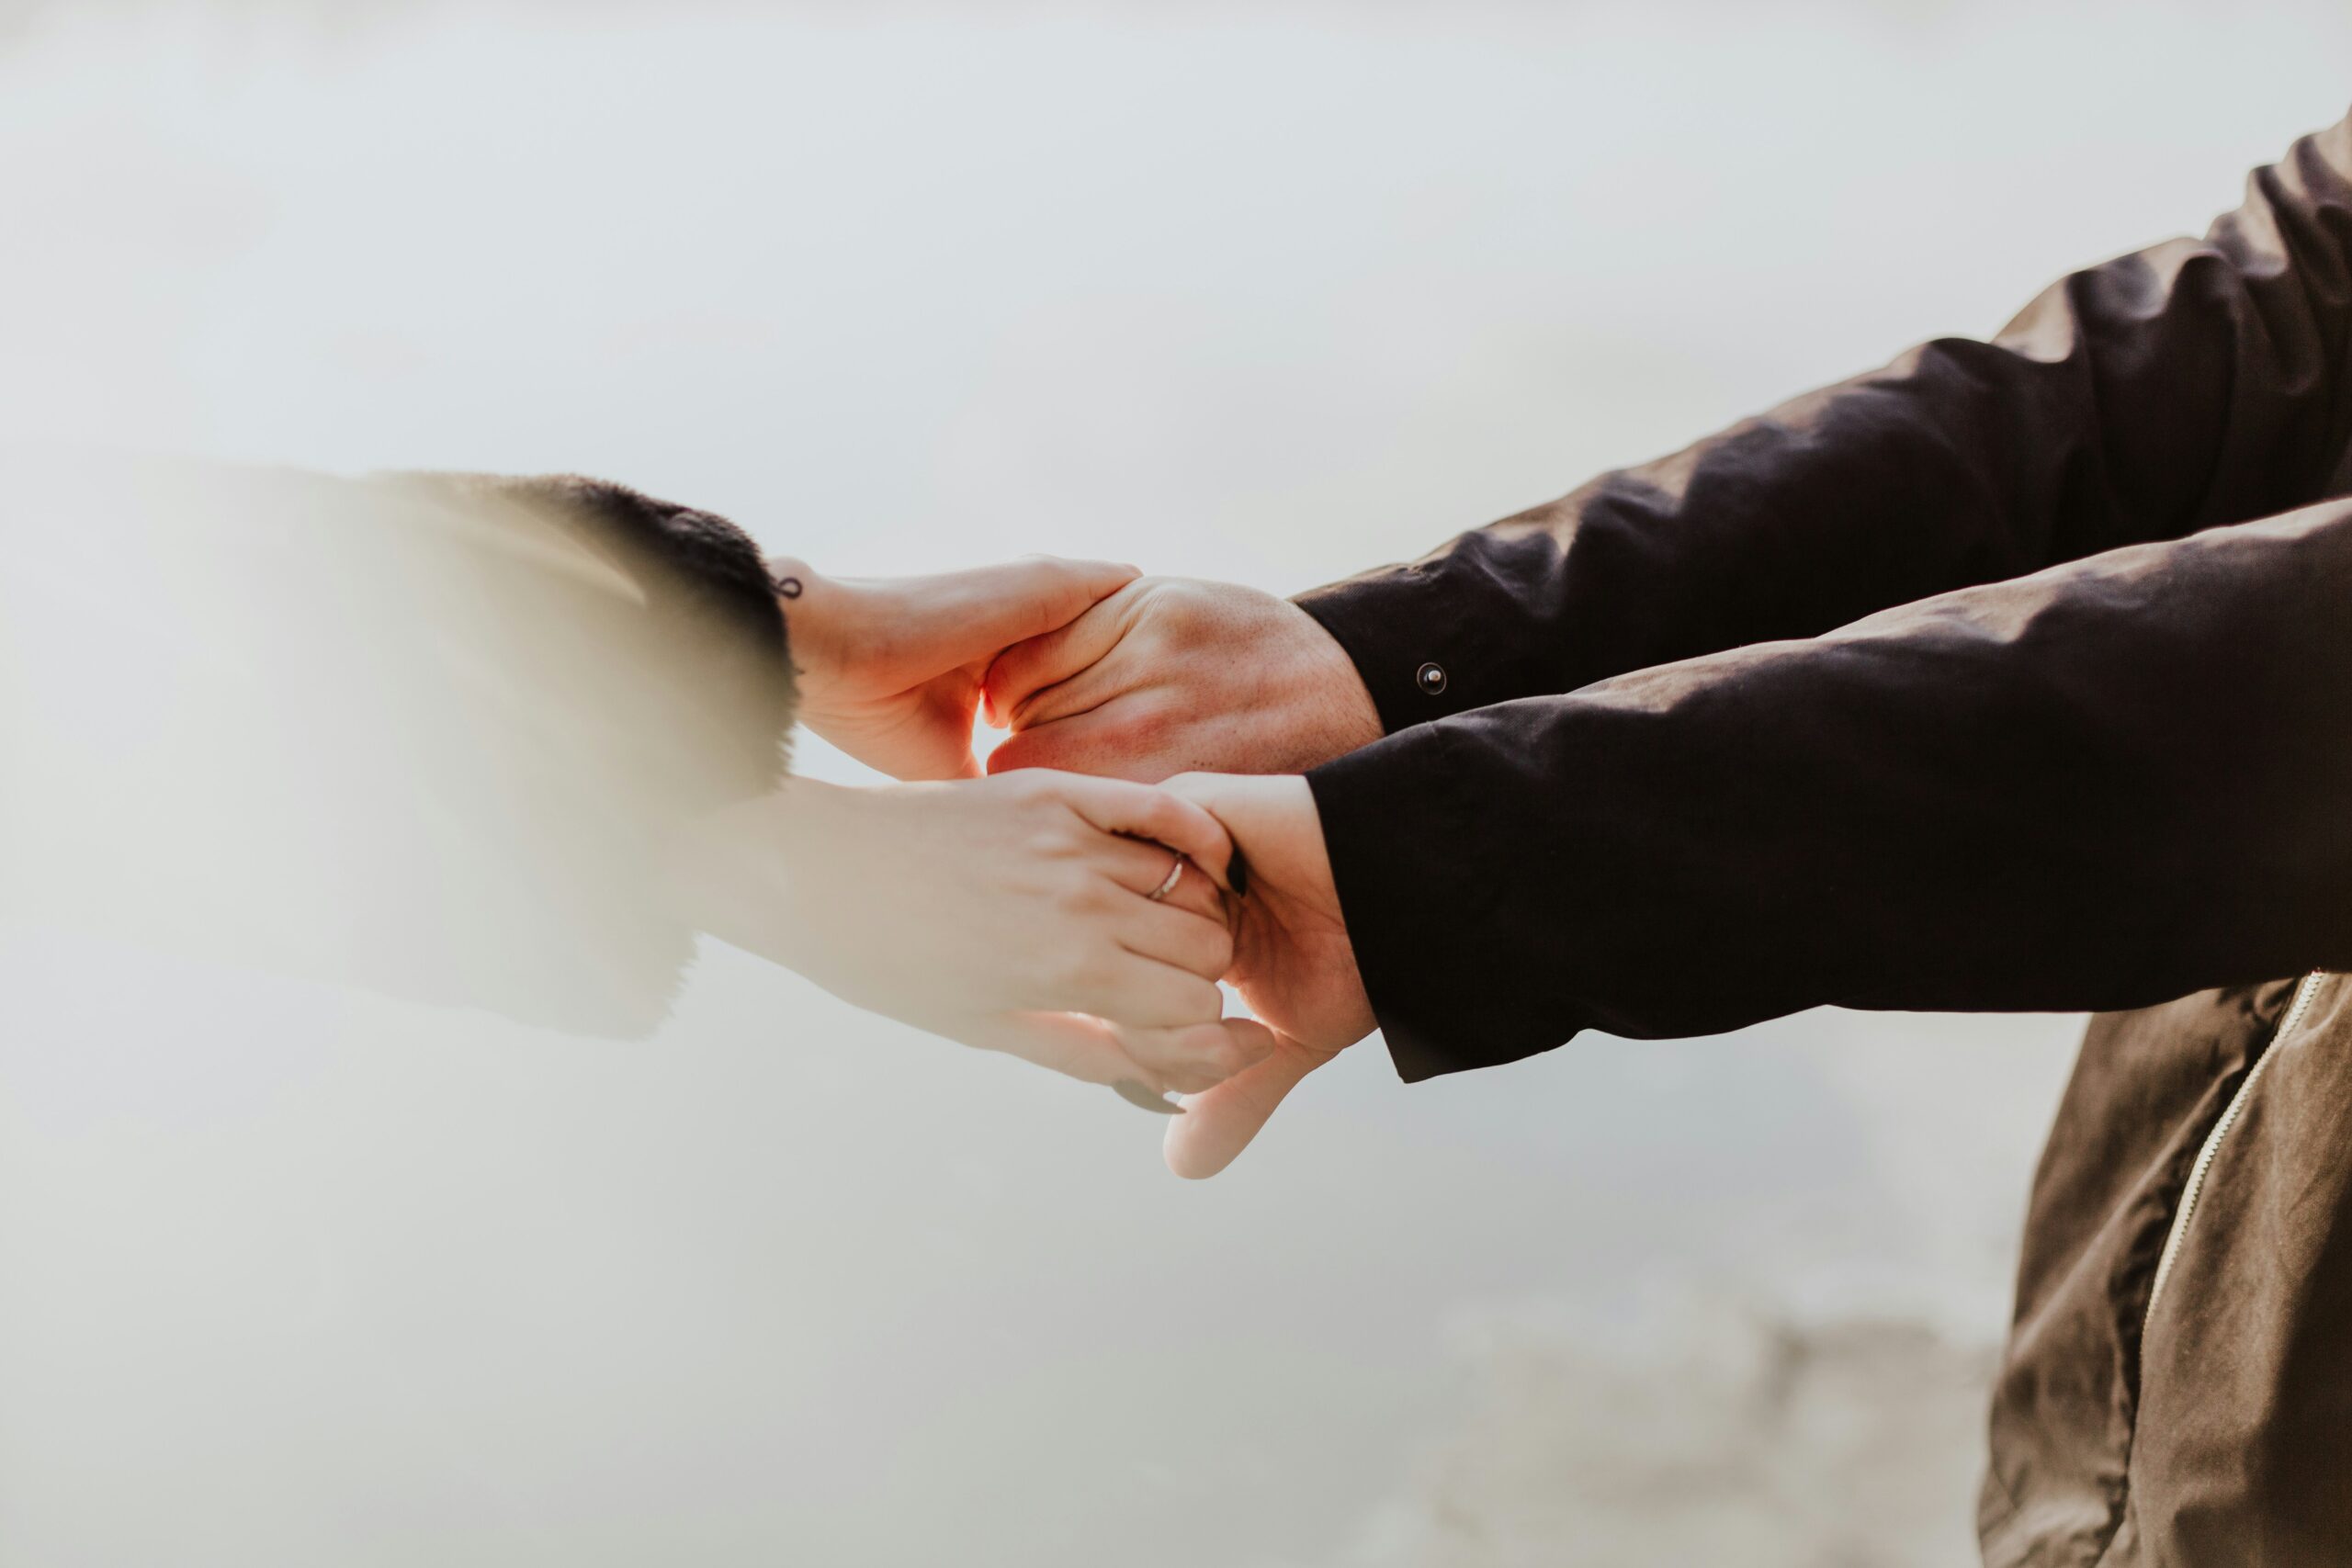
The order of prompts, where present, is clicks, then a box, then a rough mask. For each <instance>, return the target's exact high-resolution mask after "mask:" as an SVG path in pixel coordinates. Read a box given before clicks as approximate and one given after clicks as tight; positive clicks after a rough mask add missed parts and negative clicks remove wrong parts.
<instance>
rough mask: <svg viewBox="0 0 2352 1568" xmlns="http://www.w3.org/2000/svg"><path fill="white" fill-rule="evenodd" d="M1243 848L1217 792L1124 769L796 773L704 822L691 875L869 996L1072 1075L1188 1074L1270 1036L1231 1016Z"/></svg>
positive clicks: (758, 946) (1105, 1079)
mask: <svg viewBox="0 0 2352 1568" xmlns="http://www.w3.org/2000/svg"><path fill="white" fill-rule="evenodd" d="M1231 852H1232V851H1231V845H1230V842H1229V840H1227V836H1226V833H1225V830H1224V829H1222V828H1220V827H1219V826H1218V825H1217V823H1216V818H1213V817H1211V816H1210V815H1209V814H1208V813H1207V812H1205V811H1204V810H1203V809H1202V808H1201V807H1197V806H1193V805H1192V804H1190V803H1189V802H1186V801H1183V800H1180V799H1178V798H1177V797H1176V796H1174V795H1170V794H1168V793H1166V792H1164V791H1160V790H1155V789H1148V788H1146V787H1144V786H1142V785H1140V784H1125V783H1122V782H1120V781H1117V780H1113V779H1092V778H1080V777H1076V776H1073V775H1069V774H1062V773H1030V774H1024V775H1023V776H1022V777H1020V778H1012V779H985V780H978V781H973V782H970V783H961V784H910V785H900V786H897V787H886V788H879V789H844V788H841V787H838V786H835V785H830V784H820V783H817V782H816V781H814V780H809V779H794V780H791V781H788V782H787V783H786V785H785V787H784V789H783V790H782V791H781V792H780V793H778V794H777V795H772V796H770V797H768V798H767V799H765V800H762V801H756V802H752V803H749V804H747V805H744V806H741V807H731V808H729V810H728V811H726V812H723V813H720V814H719V815H718V817H717V818H714V819H713V820H712V821H711V822H709V823H708V824H707V825H706V827H705V829H703V831H702V833H701V834H700V835H699V837H698V840H697V843H696V845H695V851H694V853H693V855H692V858H691V860H690V862H689V863H688V866H687V870H686V873H685V876H684V882H683V888H684V893H685V896H686V897H688V898H689V899H690V900H691V902H690V904H689V909H690V912H691V913H692V914H693V915H694V916H695V919H696V920H697V922H698V923H699V924H700V925H701V926H702V927H703V929H705V930H707V931H712V932H713V933H714V934H716V935H718V936H719V937H721V938H723V939H725V940H727V941H729V942H734V943H735V944H737V945H738V946H741V947H743V948H746V949H748V950H750V951H752V952H755V953H761V954H763V955H764V956H767V957H770V958H774V959H775V960H776V961H778V962H780V963H782V964H786V965H787V966H788V967H791V968H794V969H797V970H799V971H800V972H801V973H802V974H804V975H806V976H809V978H810V979H812V980H814V981H816V982H817V983H818V984H819V985H820V986H822V987H825V988H826V989H827V990H829V991H831V992H832V993H833V994H834V995H836V996H839V997H841V998H843V999H844V1000H847V1001H851V1002H854V1003H855V1004H857V1005H858V1006H860V1007H863V1008H867V1009H869V1010H873V1011H876V1012H880V1013H885V1014H888V1016H890V1017H893V1018H897V1019H899V1020H901V1021H905V1022H908V1023H911V1024H914V1025H915V1026H916V1027H918V1028H921V1029H926V1030H929V1031H931V1032H933V1033H937V1034H944V1035H946V1036H947V1037H949V1038H950V1039H954V1040H959V1041H962V1042H964V1043H966V1044H969V1045H977V1046H981V1047H984V1048H986V1049H989V1050H995V1051H1005V1052H1009V1053H1011V1054H1012V1055H1017V1056H1021V1057H1023V1058H1024V1059H1026V1060H1028V1061H1032V1062H1035V1063H1037V1064H1039V1065H1040V1066H1048V1067H1052V1068H1054V1069H1055V1070H1056V1071H1057V1072H1062V1073H1067V1074H1069V1075H1070V1076H1071V1077H1080V1078H1084V1079H1087V1080H1089V1081H1091V1082H1095V1083H1103V1084H1116V1083H1119V1082H1121V1081H1123V1080H1125V1081H1130V1082H1138V1083H1141V1084H1144V1085H1145V1086H1147V1087H1148V1088H1149V1089H1152V1090H1154V1091H1156V1092H1157V1091H1164V1090H1168V1089H1174V1090H1177V1091H1179V1092H1183V1091H1188V1090H1194V1089H1205V1088H1208V1087H1210V1086H1211V1085H1214V1084H1216V1083H1217V1082H1219V1081H1221V1080H1223V1079H1224V1078H1226V1077H1229V1076H1230V1075H1231V1074H1233V1073H1234V1072H1236V1071H1238V1070H1239V1069H1240V1068H1242V1067H1244V1066H1248V1065H1250V1063H1252V1062H1255V1061H1258V1060H1260V1059H1261V1058H1262V1057H1263V1056H1264V1055H1266V1054H1267V1053H1268V1052H1269V1051H1270V1050H1272V1036H1271V1035H1270V1034H1269V1033H1268V1032H1267V1031H1266V1030H1265V1029H1264V1028H1263V1027H1262V1026H1261V1025H1258V1024H1256V1023H1253V1022H1250V1021H1248V1020H1245V1019H1230V1020H1228V1019H1225V1018H1224V1017H1223V1016H1222V1014H1223V1012H1224V997H1223V995H1222V994H1221V993H1220V992H1219V991H1218V989H1217V986H1216V980H1217V977H1218V976H1220V975H1222V974H1223V973H1224V972H1225V970H1226V968H1227V965H1228V964H1230V963H1231V961H1232V956H1233V940H1232V937H1231V934H1230V933H1229V931H1228V930H1227V923H1226V919H1225V916H1224V908H1223V900H1222V897H1221V896H1220V888H1221V886H1222V883H1223V878H1224V877H1225V875H1226V864H1227V860H1228V859H1229V858H1230V856H1231ZM1179 854H1182V855H1184V856H1186V857H1188V860H1187V862H1186V863H1185V866H1184V870H1183V872H1182V875H1181V876H1180V877H1179V878H1178V879H1177V881H1176V884H1175V886H1173V887H1172V888H1171V889H1170V891H1169V892H1168V893H1167V894H1166V895H1165V896H1163V897H1162V898H1160V899H1159V900H1154V899H1153V898H1151V897H1149V895H1150V894H1151V893H1152V892H1153V891H1154V890H1155V889H1156V888H1159V886H1161V885H1162V884H1163V883H1165V882H1166V881H1167V879H1168V875H1169V872H1170V868H1171V867H1172V866H1174V865H1175V864H1176V863H1177V862H1176V856H1177V855H1179Z"/></svg>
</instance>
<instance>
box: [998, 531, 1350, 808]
mask: <svg viewBox="0 0 2352 1568" xmlns="http://www.w3.org/2000/svg"><path fill="white" fill-rule="evenodd" d="M988 705H989V716H990V717H991V718H992V719H993V720H994V721H995V722H998V723H1001V724H1004V725H1006V726H1008V727H1009V728H1011V729H1012V731H1013V734H1012V739H1009V740H1007V741H1005V742H1004V744H1002V745H1001V746H1000V747H998V748H997V750H996V751H995V753H994V754H993V755H991V756H990V757H989V772H990V773H1002V772H1004V771H1005V770H1007V769H1010V768H1032V767H1043V768H1061V769H1066V770H1069V771H1070V772H1073V773H1106V774H1110V775H1112V776H1114V777H1117V778H1125V779H1135V780H1137V781H1139V782H1141V783H1145V784H1151V783H1156V782H1157V781H1159V780H1160V779H1164V778H1166V777H1168V776H1169V775H1170V774H1171V773H1183V772H1186V771H1188V770H1194V769H1207V770H1214V771H1216V772H1219V773H1302V772H1304V771H1305V770H1306V769H1308V768H1311V767H1314V766H1316V765H1317V763H1321V762H1327V761H1330V760H1331V759H1332V758H1334V757H1339V756H1343V755H1345V754H1346V753H1348V752H1350V751H1352V750H1355V749H1356V748H1357V747H1359V746H1364V745H1368V744H1370V743H1371V742H1373V741H1374V740H1377V739H1380V735H1381V728H1380V715H1379V713H1378V711H1377V710H1375V709H1374V706H1373V703H1372V694H1371V693H1369V692H1367V691H1366V690H1365V689H1364V684H1363V678H1362V677H1361V676H1359V675H1358V674H1357V673H1356V668H1355V665H1354V663H1353V662H1352V661H1351V660H1350V659H1349V658H1348V655H1347V653H1346V651H1345V650H1344V649H1341V648H1340V645H1339V644H1338V643H1337V642H1335V641H1333V640H1332V638H1331V635H1330V634H1329V632H1327V631H1325V630H1324V629H1323V628H1322V626H1319V625H1317V622H1316V620H1315V618H1314V617H1313V616H1312V615H1308V614H1307V613H1306V611H1304V610H1302V609H1300V608H1299V607H1298V606H1297V605H1295V604H1291V603H1290V602H1289V601H1288V600H1285V599H1277V598H1275V597H1274V596H1273V595H1272V594H1271V593H1261V592H1259V591H1257V590H1256V589H1253V588H1241V587H1238V586H1235V585H1234V584H1231V583H1224V582H1199V581H1190V580H1187V579H1182V578H1165V577H1162V578H1145V579H1143V580H1142V581H1137V582H1132V583H1129V584H1127V585H1126V586H1125V587H1124V588H1122V589H1121V590H1120V591H1119V592H1115V593H1114V594H1112V595H1111V596H1110V597H1109V598H1107V599H1105V600H1103V602H1102V603H1101V604H1097V605H1095V606H1094V608H1092V609H1091V610H1090V611H1088V612H1087V613H1086V614H1085V615H1081V616H1080V617H1079V618H1078V619H1077V620H1075V621H1073V622H1071V623H1070V624H1069V626H1064V627H1062V628H1061V629H1059V630H1057V631H1052V632H1048V633H1047V634H1046V635H1045V636H1043V637H1036V638H1035V639H1034V640H1032V641H1029V642H1024V643H1023V644H1021V645H1020V646H1018V647H1016V648H1011V649H1006V650H1005V652H1004V654H1003V656H1002V657H1001V658H1000V659H998V660H997V661H996V663H995V665H994V666H993V667H991V668H990V669H989V672H988Z"/></svg>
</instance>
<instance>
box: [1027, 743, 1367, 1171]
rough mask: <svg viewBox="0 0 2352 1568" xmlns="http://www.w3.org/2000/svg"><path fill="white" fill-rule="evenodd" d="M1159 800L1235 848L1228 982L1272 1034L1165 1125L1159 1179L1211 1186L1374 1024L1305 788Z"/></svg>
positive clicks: (1213, 780) (1214, 779)
mask: <svg viewBox="0 0 2352 1568" xmlns="http://www.w3.org/2000/svg"><path fill="white" fill-rule="evenodd" d="M1008 776H1017V775H1008ZM1167 788H1168V789H1169V791H1170V793H1171V794H1174V795H1181V796H1182V797H1183V798H1185V799H1186V800H1188V801H1192V802H1193V803H1195V804H1197V805H1200V806H1204V807H1207V808H1208V810H1209V811H1210V812H1211V813H1212V814H1213V815H1214V816H1215V817H1216V819H1217V820H1218V821H1219V822H1220V823H1221V824H1223V825H1224V827H1225V829H1226V831H1227V834H1228V835H1230V837H1231V839H1232V840H1233V846H1234V869H1233V872H1232V880H1233V884H1234V887H1235V891H1236V893H1237V895H1238V898H1237V901H1236V903H1235V906H1234V907H1235V910H1236V918H1235V927H1234V943H1235V946H1234V961H1233V966H1232V968H1231V970H1230V971H1229V972H1228V976H1227V977H1228V978H1230V979H1231V980H1232V981H1233V983H1234V984H1235V985H1236V986H1237V987H1239V988H1240V991H1241V995H1242V998H1243V999H1244V1000H1246V1001H1248V1002H1249V1004H1250V1010H1251V1011H1253V1012H1255V1013H1256V1014H1257V1015H1258V1016H1259V1017H1260V1018H1261V1019H1263V1020H1264V1021H1266V1022H1267V1023H1269V1024H1271V1025H1272V1026H1273V1029H1274V1038H1273V1048H1272V1051H1271V1052H1270V1053H1269V1054H1268V1055H1266V1056H1265V1058H1264V1059H1263V1060H1261V1061H1260V1062H1259V1063H1258V1064H1257V1065H1256V1066H1251V1067H1250V1068H1248V1069H1246V1070H1245V1071H1242V1072H1240V1073H1238V1074H1236V1075H1235V1076H1234V1077H1230V1078H1227V1080H1226V1081H1225V1082H1223V1083H1220V1084H1218V1085H1216V1087H1215V1088H1213V1089H1208V1090H1206V1091H1205V1092H1204V1093H1201V1094H1196V1095H1194V1096H1193V1098H1192V1099H1190V1100H1186V1101H1185V1102H1184V1114H1183V1115H1182V1117H1180V1118H1178V1119H1177V1120H1175V1121H1173V1122H1170V1123H1169V1126H1168V1141H1167V1145H1166V1155H1167V1159H1168V1168H1169V1169H1170V1170H1172V1171H1174V1172H1175V1173H1176V1174H1177V1175H1179V1176H1184V1177H1203V1176H1215V1175H1216V1173H1217V1172H1218V1171H1220V1170H1223V1169H1224V1168H1226V1167H1227V1166H1228V1165H1230V1164H1231V1163H1232V1162H1233V1158H1234V1156H1237V1155H1238V1154H1239V1153H1240V1152H1241V1151H1242V1150H1243V1149H1245V1148H1247V1147H1249V1146H1250V1139H1252V1138H1254V1137H1256V1136H1257V1135H1258V1129H1259V1128H1261V1127H1262V1126H1264V1125H1265V1124H1266V1119H1267V1118H1268V1117H1270V1116H1272V1114H1273V1113H1274V1109H1275V1107H1277V1106H1279V1105H1280V1104H1282V1102H1283V1096H1284V1095H1286V1094H1288V1093H1289V1092H1290V1091H1291V1090H1292V1089H1295V1088H1296V1087H1297V1086H1298V1082H1299V1080H1300V1079H1301V1078H1304V1077H1306V1075H1307V1074H1309V1073H1311V1072H1313V1071H1314V1070H1315V1069H1316V1068H1317V1067H1319V1066H1322V1065H1323V1064H1324V1063H1326V1062H1328V1061H1329V1060H1330V1059H1331V1058H1332V1057H1334V1056H1336V1055H1339V1054H1340V1051H1341V1050H1343V1049H1345V1048H1346V1047H1347V1046H1350V1045H1352V1044H1354V1043H1356V1042H1357V1041H1359V1040H1361V1039H1363V1037H1364V1036H1365V1035H1367V1034H1369V1033H1371V1032H1372V1031H1373V1029H1374V1026H1375V1021H1374V1018H1373V1014H1372V1001H1371V998H1368V997H1367V996H1366V995H1365V994H1364V988H1363V975H1362V974H1361V973H1359V972H1358V970H1357V968H1356V955H1355V948H1354V946H1353V944H1352V943H1351V942H1349V940H1348V927H1347V922H1346V921H1345V920H1344V919H1341V918H1340V895H1339V890H1338V888H1337V887H1336V886H1334V885H1333V882H1332V879H1331V860H1330V856H1329V853H1328V852H1326V851H1325V849H1324V847H1323V823H1322V819H1321V818H1320V817H1319V816H1317V813H1316V809H1315V796H1314V795H1313V794H1312V793H1311V792H1310V791H1309V790H1308V788H1307V784H1306V779H1305V778H1303V777H1301V776H1299V775H1298V774H1295V773H1288V774H1275V775H1272V776H1268V777H1247V776H1243V775H1239V774H1234V773H1183V774H1180V775H1178V776H1177V777H1175V778H1172V779H1170V780H1169V781H1168V784H1167Z"/></svg>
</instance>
